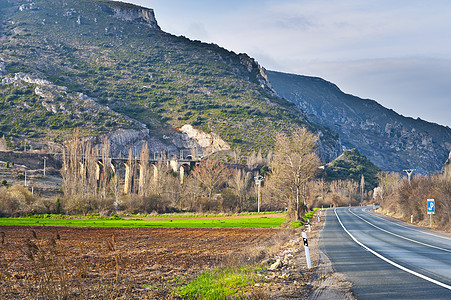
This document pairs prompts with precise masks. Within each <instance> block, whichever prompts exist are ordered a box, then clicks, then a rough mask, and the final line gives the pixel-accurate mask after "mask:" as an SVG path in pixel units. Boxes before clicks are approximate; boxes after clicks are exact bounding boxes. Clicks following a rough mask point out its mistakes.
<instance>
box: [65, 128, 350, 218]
mask: <svg viewBox="0 0 451 300" xmlns="http://www.w3.org/2000/svg"><path fill="white" fill-rule="evenodd" d="M317 142H318V137H317V136H316V135H315V134H312V133H310V132H309V131H307V130H306V129H305V128H300V129H298V130H295V131H294V132H292V133H291V134H290V135H288V134H279V135H278V136H277V137H276V141H275V147H274V149H273V151H272V152H269V153H268V154H267V155H266V156H263V155H262V153H261V151H259V152H258V153H255V152H254V153H251V154H250V155H248V156H245V157H244V156H242V155H241V153H240V152H239V151H235V152H233V153H232V156H231V157H230V158H229V163H225V162H222V161H219V160H215V159H212V158H210V159H206V160H202V161H201V162H199V163H198V164H197V165H196V166H195V167H194V168H192V169H191V170H185V172H186V171H188V172H186V173H184V177H183V178H180V175H178V174H177V173H175V172H174V170H173V169H172V167H171V166H170V165H169V164H168V163H167V162H166V161H165V160H162V161H160V162H158V163H156V164H150V159H149V147H148V145H147V144H144V145H143V147H142V150H141V154H140V157H139V163H138V162H137V161H136V160H135V159H134V157H133V153H132V152H131V150H130V152H129V156H128V161H127V163H126V168H129V170H128V172H127V173H126V174H125V176H123V175H122V176H119V175H118V171H117V170H115V169H114V166H113V165H111V167H110V164H111V161H110V158H109V151H110V150H109V149H110V148H109V143H108V141H107V140H105V141H104V143H103V145H102V147H101V154H100V156H101V160H99V151H98V150H97V149H94V148H93V147H92V146H91V144H90V143H89V141H86V140H83V139H82V138H81V137H80V136H79V134H78V132H75V133H74V138H73V140H72V141H71V142H69V143H68V144H67V145H66V148H65V150H64V153H63V160H64V162H63V169H62V175H63V190H64V194H65V199H64V208H65V210H66V211H68V212H80V213H86V212H89V211H94V210H125V211H128V212H131V213H137V212H147V213H150V212H152V211H157V212H167V211H175V210H177V211H215V212H239V211H251V210H256V206H257V199H256V198H257V195H256V185H255V183H254V177H255V176H257V175H259V174H260V173H264V174H260V175H264V176H265V177H266V178H265V179H264V182H263V186H262V209H263V210H284V209H286V210H287V211H288V216H289V218H290V219H292V220H299V219H300V218H301V217H302V215H303V214H304V213H305V211H306V210H307V209H309V208H311V207H315V206H316V207H321V206H329V205H334V206H337V205H347V204H355V203H356V199H357V198H358V184H357V183H355V182H353V181H334V182H325V181H324V180H323V179H316V178H315V175H316V174H317V172H318V167H319V166H320V160H319V158H318V156H317V155H316V154H315V152H316V146H317ZM100 170H102V172H101V171H100ZM134 172H136V174H138V173H139V174H140V175H139V179H137V178H134V177H133V176H132V175H131V174H135V173H134ZM120 178H124V179H122V180H121V179H120Z"/></svg>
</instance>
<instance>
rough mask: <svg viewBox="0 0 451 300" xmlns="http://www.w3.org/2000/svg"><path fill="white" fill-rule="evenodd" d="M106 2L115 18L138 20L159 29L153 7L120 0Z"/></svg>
mask: <svg viewBox="0 0 451 300" xmlns="http://www.w3.org/2000/svg"><path fill="white" fill-rule="evenodd" d="M107 3H108V7H109V8H110V9H111V10H112V12H113V14H114V17H115V18H118V19H120V20H124V21H132V22H139V23H141V24H145V25H148V26H149V27H151V28H153V29H158V30H160V26H158V23H157V20H156V19H155V14H154V11H153V9H150V8H145V7H140V6H136V5H132V4H127V3H122V2H114V1H109V2H107Z"/></svg>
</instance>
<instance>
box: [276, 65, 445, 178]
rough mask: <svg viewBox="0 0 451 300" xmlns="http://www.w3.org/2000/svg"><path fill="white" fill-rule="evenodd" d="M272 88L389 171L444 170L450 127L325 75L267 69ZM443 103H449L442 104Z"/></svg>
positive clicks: (348, 147) (345, 144)
mask: <svg viewBox="0 0 451 300" xmlns="http://www.w3.org/2000/svg"><path fill="white" fill-rule="evenodd" d="M267 74H268V78H269V81H270V82H271V85H272V87H273V88H274V90H275V91H276V92H277V93H278V94H279V95H280V96H282V97H284V98H285V99H287V100H289V101H291V102H293V103H295V104H296V105H297V106H298V107H299V108H301V109H302V110H303V111H304V112H305V113H306V114H307V117H308V118H309V119H310V120H312V121H313V122H316V123H318V124H321V125H323V126H328V127H330V128H331V129H332V130H334V131H336V132H338V133H339V135H340V138H341V140H342V143H343V146H344V147H345V148H346V149H352V148H357V149H358V150H359V151H360V152H361V153H362V154H364V155H365V156H367V157H368V158H369V159H370V160H371V161H372V162H373V163H374V164H375V165H377V166H378V167H379V168H381V169H382V170H385V171H396V172H402V171H403V170H404V169H416V172H420V173H429V172H437V171H440V170H441V169H442V167H443V164H444V163H445V161H446V159H447V158H448V154H449V152H450V151H451V129H450V128H449V127H444V126H440V125H437V124H434V123H429V122H426V121H423V120H421V119H412V118H408V117H404V116H401V115H399V114H398V113H396V112H394V111H393V110H391V109H387V108H385V107H383V106H382V105H380V104H378V103H377V102H376V101H373V100H368V99H361V98H358V97H355V96H352V95H348V94H345V93H343V92H342V91H341V90H340V89H339V88H338V87H337V86H336V85H334V84H332V83H330V82H327V81H325V80H323V79H321V78H316V77H308V76H301V75H293V74H286V73H280V72H274V71H268V72H267ZM444 109H445V108H444Z"/></svg>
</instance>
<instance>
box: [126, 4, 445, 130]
mask: <svg viewBox="0 0 451 300" xmlns="http://www.w3.org/2000/svg"><path fill="white" fill-rule="evenodd" d="M123 1H126V2H130V3H134V4H138V5H141V6H144V7H149V8H153V9H154V10H155V15H156V19H157V21H158V24H159V25H160V27H161V28H162V29H163V30H164V31H166V32H169V33H172V34H175V35H184V36H186V37H188V38H190V39H193V40H201V41H203V42H212V43H215V44H218V45H219V46H221V47H224V48H226V49H228V50H232V51H234V52H236V53H241V52H245V53H247V54H249V55H250V56H251V57H254V58H255V59H256V60H257V61H258V62H259V63H260V64H261V65H262V66H263V67H265V68H266V69H268V70H274V71H282V72H287V73H294V74H300V75H310V76H318V77H322V78H324V79H326V80H328V81H331V82H333V83H335V84H337V85H338V86H339V87H340V89H341V90H342V91H344V92H345V93H349V94H353V95H356V96H359V97H361V98H369V99H374V100H376V101H378V102H379V103H381V104H382V105H384V106H385V107H388V108H392V109H394V110H395V111H397V112H398V113H400V114H402V115H404V116H409V117H413V118H417V117H420V118H421V119H423V120H427V121H431V122H435V123H439V124H442V125H446V126H449V127H451V1H448V0H443V1H439V0H433V1H423V0H396V1H393V0H365V1H361V0H327V1H326V0H308V1H307V0H240V1H238V0H229V1H207V0H191V1H187V0H123Z"/></svg>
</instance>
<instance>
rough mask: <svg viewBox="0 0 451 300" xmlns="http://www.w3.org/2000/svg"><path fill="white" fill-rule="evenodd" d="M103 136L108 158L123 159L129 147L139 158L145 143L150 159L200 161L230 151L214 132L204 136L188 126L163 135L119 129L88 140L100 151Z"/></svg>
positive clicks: (145, 130) (199, 131)
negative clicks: (107, 149) (106, 141)
mask: <svg viewBox="0 0 451 300" xmlns="http://www.w3.org/2000/svg"><path fill="white" fill-rule="evenodd" d="M105 137H107V138H108V140H109V141H110V151H111V155H112V156H114V157H120V156H122V157H126V156H127V155H128V151H129V149H130V148H131V149H132V151H133V155H135V156H139V155H140V153H141V149H142V147H143V145H145V143H147V144H148V147H149V152H150V155H151V159H153V158H156V159H157V158H159V157H161V156H166V157H168V158H172V157H174V156H175V157H177V158H182V159H186V158H187V157H188V156H190V157H191V158H192V159H200V158H201V157H205V156H207V155H209V154H212V153H216V152H220V151H227V150H230V146H229V145H228V144H227V143H226V142H225V141H223V140H222V139H221V138H220V137H219V136H218V135H217V134H215V133H205V132H203V131H202V130H199V129H195V128H193V127H192V126H191V125H189V124H187V125H184V126H183V127H182V128H180V129H178V130H171V131H167V132H164V133H158V134H156V133H151V132H149V130H148V129H142V130H136V129H119V130H116V131H114V132H112V133H109V134H104V135H99V136H96V137H93V138H92V139H91V141H92V143H93V144H94V145H95V146H96V147H98V148H99V149H100V147H101V145H102V143H103V141H104V139H105Z"/></svg>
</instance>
